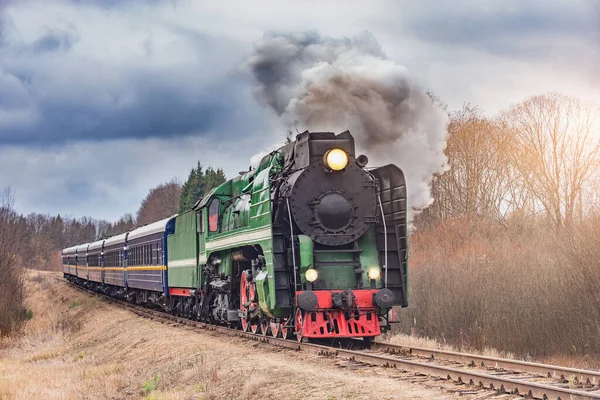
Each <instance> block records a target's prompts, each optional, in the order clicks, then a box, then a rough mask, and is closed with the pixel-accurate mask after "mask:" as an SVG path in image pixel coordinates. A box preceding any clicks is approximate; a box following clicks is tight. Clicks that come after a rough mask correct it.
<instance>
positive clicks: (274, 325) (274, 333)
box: [270, 321, 281, 338]
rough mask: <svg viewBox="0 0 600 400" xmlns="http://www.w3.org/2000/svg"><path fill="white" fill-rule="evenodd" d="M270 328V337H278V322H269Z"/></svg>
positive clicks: (279, 327) (279, 326)
mask: <svg viewBox="0 0 600 400" xmlns="http://www.w3.org/2000/svg"><path fill="white" fill-rule="evenodd" d="M270 328H271V336H273V337H274V338H276V337H279V332H280V331H281V325H280V324H279V322H273V321H271V323H270Z"/></svg>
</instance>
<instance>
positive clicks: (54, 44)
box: [31, 31, 77, 54]
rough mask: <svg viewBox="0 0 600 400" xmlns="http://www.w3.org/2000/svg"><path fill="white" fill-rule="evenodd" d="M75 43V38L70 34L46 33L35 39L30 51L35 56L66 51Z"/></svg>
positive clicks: (59, 32)
mask: <svg viewBox="0 0 600 400" xmlns="http://www.w3.org/2000/svg"><path fill="white" fill-rule="evenodd" d="M76 41H77V38H76V36H75V35H74V34H73V33H71V32H67V31H54V32H48V33H47V34H45V35H43V36H41V37H40V38H39V39H37V40H36V41H35V42H34V43H33V45H32V46H31V49H32V51H33V52H34V53H37V54H40V53H45V52H53V51H68V50H69V49H70V48H71V46H72V45H73V44H74V43H75V42H76Z"/></svg>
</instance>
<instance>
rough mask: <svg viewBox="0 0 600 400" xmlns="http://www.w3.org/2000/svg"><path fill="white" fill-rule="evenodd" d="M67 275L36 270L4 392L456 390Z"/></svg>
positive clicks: (390, 394) (199, 394)
mask: <svg viewBox="0 0 600 400" xmlns="http://www.w3.org/2000/svg"><path fill="white" fill-rule="evenodd" d="M59 276H60V275H59V274H57V273H53V272H39V271H28V273H27V285H26V287H27V300H26V302H27V307H29V308H31V309H32V310H33V313H34V314H33V318H32V319H31V320H30V321H28V322H27V323H26V325H25V327H24V328H23V335H22V337H20V338H18V339H16V338H13V339H11V340H4V342H3V343H2V344H3V347H2V348H0V398H2V399H3V400H4V399H11V400H12V399H99V398H103V399H104V398H112V399H140V398H145V399H271V398H286V399H412V398H416V397H420V398H457V397H456V396H455V395H443V394H442V393H441V392H440V390H439V389H437V388H434V389H429V388H424V387H420V386H418V385H413V384H410V383H408V382H402V381H398V380H397V379H394V378H392V377H390V376H389V375H387V374H388V373H387V372H385V371H383V372H377V371H374V370H372V369H356V370H348V369H342V368H338V367H336V361H335V360H332V359H327V358H323V357H318V356H314V355H309V354H306V353H303V352H295V351H291V350H283V349H278V348H274V347H272V346H269V345H264V344H259V343H256V342H253V341H244V340H241V339H237V338H229V337H226V336H223V335H219V334H216V333H212V332H198V331H195V330H190V329H189V328H186V327H173V326H170V325H168V324H161V323H158V322H156V321H151V320H147V319H143V318H140V317H138V316H136V315H134V314H132V313H131V312H128V311H125V310H122V309H119V308H117V307H115V306H113V305H110V304H108V303H106V302H105V301H104V300H102V299H101V298H98V297H93V296H90V295H88V294H85V293H82V292H80V291H78V290H76V289H75V288H73V287H71V286H70V285H69V284H67V283H66V282H64V281H63V280H62V279H61V278H59ZM392 373H395V372H393V371H391V372H389V374H392Z"/></svg>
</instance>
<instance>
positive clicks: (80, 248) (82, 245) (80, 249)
mask: <svg viewBox="0 0 600 400" xmlns="http://www.w3.org/2000/svg"><path fill="white" fill-rule="evenodd" d="M89 245H90V244H89V243H84V244H80V245H79V246H77V249H76V250H77V253H79V252H81V251H83V250H85V251H87V249H88V246H89Z"/></svg>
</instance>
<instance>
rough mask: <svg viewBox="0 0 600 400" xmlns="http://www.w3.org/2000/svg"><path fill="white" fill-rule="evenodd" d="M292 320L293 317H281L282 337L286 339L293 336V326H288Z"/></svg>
mask: <svg viewBox="0 0 600 400" xmlns="http://www.w3.org/2000/svg"><path fill="white" fill-rule="evenodd" d="M290 322H291V318H281V323H280V324H279V327H280V328H279V329H280V331H281V337H282V338H284V339H289V338H290V337H291V336H292V328H291V327H290V326H288V324H289V323H290Z"/></svg>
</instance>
